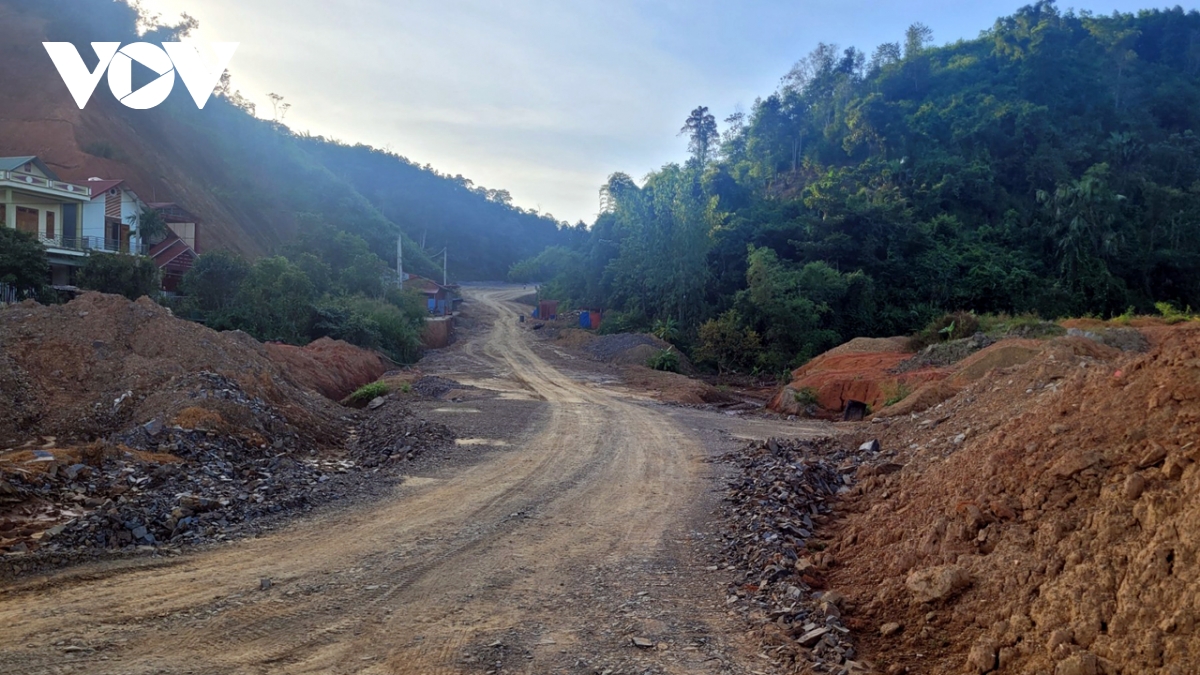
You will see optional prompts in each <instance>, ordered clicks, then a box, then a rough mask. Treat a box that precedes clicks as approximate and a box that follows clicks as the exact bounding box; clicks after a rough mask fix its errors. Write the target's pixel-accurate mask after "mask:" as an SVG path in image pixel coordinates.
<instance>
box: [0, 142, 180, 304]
mask: <svg viewBox="0 0 1200 675" xmlns="http://www.w3.org/2000/svg"><path fill="white" fill-rule="evenodd" d="M147 209H153V210H155V211H157V212H158V213H159V215H160V216H161V217H162V219H163V221H164V222H165V223H166V224H167V228H168V232H167V233H166V235H165V236H164V237H163V238H162V239H161V240H158V239H156V240H155V241H154V242H153V245H149V244H150V242H143V241H141V239H140V238H139V237H138V235H137V218H138V217H139V216H140V215H141V214H142V212H143V211H145V210H147ZM197 221H198V219H197V218H196V216H194V215H192V214H191V213H189V212H188V211H186V210H185V209H183V208H182V207H180V206H179V205H178V204H174V203H171V202H161V203H153V204H147V203H146V202H144V201H142V199H141V198H139V197H138V195H137V193H135V192H134V191H133V189H132V188H131V187H130V186H129V184H128V183H126V182H125V181H124V180H120V179H117V180H108V179H103V178H89V179H88V180H87V181H84V182H83V183H67V182H65V181H62V180H60V179H59V178H58V176H56V175H55V174H54V172H53V171H51V170H50V167H48V166H46V164H45V163H44V162H42V161H41V160H39V159H38V158H37V157H34V156H26V157H0V227H10V228H13V229H17V230H20V231H22V232H27V233H29V234H31V235H33V236H35V237H36V238H37V239H38V240H39V241H40V242H41V243H42V245H43V246H45V247H46V257H47V260H48V262H49V263H50V283H51V284H53V285H55V286H70V285H72V284H73V282H74V270H75V269H76V268H78V267H80V266H81V265H83V262H84V260H86V258H87V256H88V254H89V253H91V252H93V251H104V252H112V253H131V254H134V255H149V256H150V257H151V258H152V259H153V260H154V262H155V264H156V265H158V268H159V269H160V270H161V271H162V279H163V289H164V290H167V291H174V290H175V288H176V287H177V286H178V284H179V281H180V279H182V278H183V275H184V274H186V273H187V271H188V270H189V269H191V267H192V264H193V263H194V262H195V261H196V258H197V256H198V253H197V251H198V250H199V249H198V248H197Z"/></svg>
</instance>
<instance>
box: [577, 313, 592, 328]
mask: <svg viewBox="0 0 1200 675" xmlns="http://www.w3.org/2000/svg"><path fill="white" fill-rule="evenodd" d="M579 327H580V328H591V327H592V313H591V312H587V311H583V312H580V313H579Z"/></svg>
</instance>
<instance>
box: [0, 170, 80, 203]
mask: <svg viewBox="0 0 1200 675" xmlns="http://www.w3.org/2000/svg"><path fill="white" fill-rule="evenodd" d="M3 180H7V181H12V182H13V183H17V184H25V185H32V186H34V187H40V188H48V189H51V190H56V191H58V192H68V193H71V194H72V195H75V196H76V197H90V196H91V194H92V189H91V188H90V187H84V186H82V185H75V184H73V183H64V182H63V181H60V180H50V179H49V178H42V177H41V176H32V175H30V174H27V173H17V172H16V171H0V181H3Z"/></svg>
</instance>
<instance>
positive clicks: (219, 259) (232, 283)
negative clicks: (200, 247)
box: [179, 251, 250, 317]
mask: <svg viewBox="0 0 1200 675" xmlns="http://www.w3.org/2000/svg"><path fill="white" fill-rule="evenodd" d="M249 274H250V264H249V263H247V262H246V261H245V260H244V259H243V258H241V257H240V256H237V255H234V254H231V253H226V252H224V251H213V252H211V253H205V254H204V255H202V256H200V257H199V258H198V259H197V260H196V263H195V264H194V265H192V268H191V269H190V270H188V271H187V273H186V274H184V275H183V280H182V281H181V282H180V284H179V291H180V292H181V293H182V294H183V295H184V296H186V297H187V299H188V301H189V303H190V304H191V305H192V306H193V307H194V308H195V309H196V310H197V311H199V312H201V313H202V314H206V315H209V316H212V317H215V316H218V315H224V314H225V313H226V312H228V311H229V310H230V308H231V307H233V305H234V302H235V301H236V299H237V295H238V291H239V289H240V288H241V286H242V282H243V281H244V280H245V279H246V277H247V276H248V275H249Z"/></svg>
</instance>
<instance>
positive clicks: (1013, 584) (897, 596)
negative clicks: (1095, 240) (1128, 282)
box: [821, 325, 1200, 675]
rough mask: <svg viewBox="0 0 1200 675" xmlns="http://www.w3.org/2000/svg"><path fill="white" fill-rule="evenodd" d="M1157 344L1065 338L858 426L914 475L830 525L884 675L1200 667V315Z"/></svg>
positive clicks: (834, 577)
mask: <svg viewBox="0 0 1200 675" xmlns="http://www.w3.org/2000/svg"><path fill="white" fill-rule="evenodd" d="M1154 338H1155V339H1154V341H1155V342H1156V345H1155V346H1154V348H1153V349H1152V350H1151V351H1150V352H1149V353H1147V354H1145V355H1132V356H1131V355H1123V354H1121V353H1119V352H1117V351H1116V350H1114V349H1111V348H1108V347H1104V346H1102V345H1099V344H1097V343H1095V342H1093V341H1090V340H1086V339H1083V338H1063V339H1058V340H1055V341H1053V342H1052V343H1051V344H1049V345H1048V346H1047V347H1046V348H1045V349H1044V350H1043V351H1042V352H1041V353H1040V354H1039V355H1037V356H1036V357H1034V358H1033V360H1031V361H1030V362H1028V363H1027V364H1025V365H1021V366H1014V367H1009V368H1001V369H998V370H993V371H991V372H990V373H989V374H988V376H987V377H984V378H983V379H981V380H979V381H978V382H976V383H974V384H972V385H969V386H968V387H966V388H965V389H964V390H963V391H962V392H961V393H959V394H958V395H957V396H955V397H954V398H952V399H950V400H948V401H946V402H945V403H942V404H940V405H938V406H935V407H933V408H931V409H930V410H928V411H926V412H924V413H921V414H916V415H913V416H905V417H903V418H897V419H894V420H891V421H887V422H883V423H880V424H864V425H862V427H861V431H862V433H863V435H864V438H865V437H868V436H867V434H870V435H872V436H878V437H879V438H880V439H881V440H882V442H883V450H884V452H885V456H884V457H882V458H881V461H887V462H889V463H891V464H892V465H903V468H902V469H901V470H899V471H898V472H896V473H892V474H890V475H874V476H870V477H866V478H864V479H863V480H861V481H860V482H859V483H858V484H857V486H856V488H855V495H854V496H851V497H849V498H847V499H846V500H844V501H843V502H842V504H841V505H840V507H839V508H840V509H841V511H842V512H843V513H848V515H846V516H845V517H844V518H843V519H842V520H841V521H840V522H839V523H838V524H837V525H836V526H834V527H833V528H832V529H828V530H825V531H824V532H822V533H821V536H824V537H828V538H829V544H830V546H829V548H828V551H829V553H830V554H831V555H832V556H833V558H834V559H835V560H836V564H834V565H833V566H832V569H831V570H830V572H829V578H828V582H829V584H830V587H832V588H836V589H838V590H839V591H840V592H843V593H845V594H846V595H847V596H848V598H849V600H850V604H851V605H852V606H853V607H854V608H855V609H854V612H852V613H851V615H850V617H849V618H848V625H850V626H852V627H854V628H856V629H858V641H859V647H860V649H861V651H862V652H863V653H864V655H865V656H867V657H868V658H869V659H871V660H872V661H874V662H875V663H876V664H877V665H878V666H879V668H880V670H881V671H885V672H905V669H907V672H911V673H934V674H941V673H946V674H950V673H955V674H957V673H963V672H968V673H985V672H992V671H996V672H1000V673H1055V674H1056V675H1092V674H1095V673H1106V674H1113V675H1115V674H1116V673H1151V672H1153V673H1179V674H1182V673H1194V672H1200V648H1198V644H1200V642H1198V640H1197V633H1196V621H1197V617H1198V616H1200V614H1198V613H1200V594H1198V593H1197V588H1200V583H1198V582H1200V564H1198V557H1200V539H1198V537H1197V533H1198V532H1200V506H1198V505H1200V465H1198V464H1197V463H1196V460H1197V459H1200V444H1198V441H1197V433H1198V432H1200V328H1197V327H1195V326H1194V325H1191V326H1179V327H1174V328H1171V329H1160V330H1159V331H1158V333H1157V334H1156V335H1155V336H1154ZM881 630H882V632H883V633H885V634H886V635H881Z"/></svg>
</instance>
